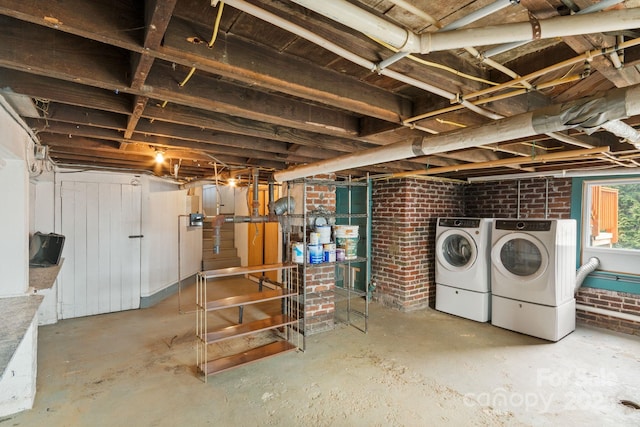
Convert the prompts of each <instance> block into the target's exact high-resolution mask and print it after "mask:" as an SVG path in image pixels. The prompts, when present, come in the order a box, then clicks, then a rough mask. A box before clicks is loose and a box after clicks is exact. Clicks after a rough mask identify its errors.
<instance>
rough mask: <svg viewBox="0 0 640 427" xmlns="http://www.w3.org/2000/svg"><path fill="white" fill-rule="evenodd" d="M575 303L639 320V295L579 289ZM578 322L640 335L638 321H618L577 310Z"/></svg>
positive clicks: (615, 318) (598, 314) (603, 315)
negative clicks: (623, 314)
mask: <svg viewBox="0 0 640 427" xmlns="http://www.w3.org/2000/svg"><path fill="white" fill-rule="evenodd" d="M576 303H577V304H582V305H586V306H590V307H595V308H599V309H604V310H608V311H613V312H618V313H625V314H630V315H632V316H636V317H639V318H640V295H636V294H630V293H625V292H616V291H609V290H606V289H595V288H581V289H580V291H579V292H578V295H577V296H576ZM577 319H578V321H579V322H582V323H585V324H587V325H592V326H598V327H601V328H607V329H611V330H614V331H618V332H624V333H626V334H633V335H640V321H637V322H634V321H633V320H628V319H620V318H617V317H613V316H607V315H605V314H600V313H591V312H589V311H585V310H580V309H578V310H577Z"/></svg>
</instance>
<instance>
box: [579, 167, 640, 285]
mask: <svg viewBox="0 0 640 427" xmlns="http://www.w3.org/2000/svg"><path fill="white" fill-rule="evenodd" d="M582 200H583V205H582V206H583V208H582V218H581V219H582V221H581V223H582V233H581V236H582V237H581V239H582V241H581V246H582V263H584V262H586V261H588V260H589V258H591V257H596V258H598V259H599V260H600V264H601V265H600V268H599V270H601V271H607V272H611V273H620V274H634V275H640V178H626V179H603V180H593V181H585V182H584V184H583V193H582Z"/></svg>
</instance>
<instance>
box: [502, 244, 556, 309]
mask: <svg viewBox="0 0 640 427" xmlns="http://www.w3.org/2000/svg"><path fill="white" fill-rule="evenodd" d="M491 262H492V264H493V267H494V269H495V270H497V273H499V274H500V276H501V277H495V278H494V279H495V280H493V281H492V289H493V291H494V293H496V294H497V295H500V296H505V297H509V298H515V299H522V300H526V298H527V297H528V294H529V293H530V292H533V293H536V292H538V291H541V290H544V289H545V288H546V286H547V277H546V276H545V274H546V273H547V268H548V267H549V252H548V251H547V249H546V248H545V246H544V245H543V244H542V242H541V241H540V240H538V239H536V238H535V237H533V236H532V235H530V234H526V233H518V232H515V233H509V234H506V235H504V236H502V237H501V238H500V239H498V241H497V242H496V243H495V245H493V249H492V250H491Z"/></svg>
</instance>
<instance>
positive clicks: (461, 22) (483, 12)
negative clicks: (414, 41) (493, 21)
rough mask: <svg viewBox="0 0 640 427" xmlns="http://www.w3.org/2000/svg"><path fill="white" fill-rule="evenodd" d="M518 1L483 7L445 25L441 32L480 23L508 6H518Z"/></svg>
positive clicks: (495, 3) (503, 1)
mask: <svg viewBox="0 0 640 427" xmlns="http://www.w3.org/2000/svg"><path fill="white" fill-rule="evenodd" d="M517 3H518V1H516V0H496V1H494V2H493V3H490V4H488V5H486V6H484V7H481V8H480V9H478V10H476V11H474V12H471V13H470V14H468V15H466V16H464V17H462V18H460V19H458V20H456V21H454V22H452V23H450V24H447V25H445V26H444V27H442V28H441V29H440V31H451V30H457V29H458V28H462V27H464V26H466V25H469V24H471V23H473V22H475V21H478V20H479V19H482V18H484V17H485V16H489V15H491V14H493V13H496V12H498V11H500V10H502V9H504V8H505V7H507V6H511V5H513V4H517Z"/></svg>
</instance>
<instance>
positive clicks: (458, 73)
mask: <svg viewBox="0 0 640 427" xmlns="http://www.w3.org/2000/svg"><path fill="white" fill-rule="evenodd" d="M367 37H369V38H370V39H371V40H373V41H374V42H376V43H378V44H379V45H380V46H383V47H385V48H387V49H389V50H390V51H392V52H396V53H397V52H400V49H396V48H395V47H393V46H391V45H390V44H389V43H385V42H384V41H382V40H380V39H378V38H376V37H373V36H370V35H367ZM405 58H407V59H410V60H411V61H413V62H417V63H418V64H422V65H425V66H427V67H431V68H437V69H439V70H444V71H446V72H448V73H451V74H453V75H456V76H460V77H463V78H465V79H468V80H473V81H476V82H480V83H484V84H487V85H490V86H498V85H499V84H500V83H497V82H492V81H491V80H486V79H483V78H481V77H476V76H472V75H471V74H467V73H463V72H462V71H458V70H456V69H455V68H452V67H448V66H446V65H442V64H438V63H437V62H432V61H427V60H426V59H422V58H419V57H417V56H415V55H411V54H408V55H406V56H405Z"/></svg>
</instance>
